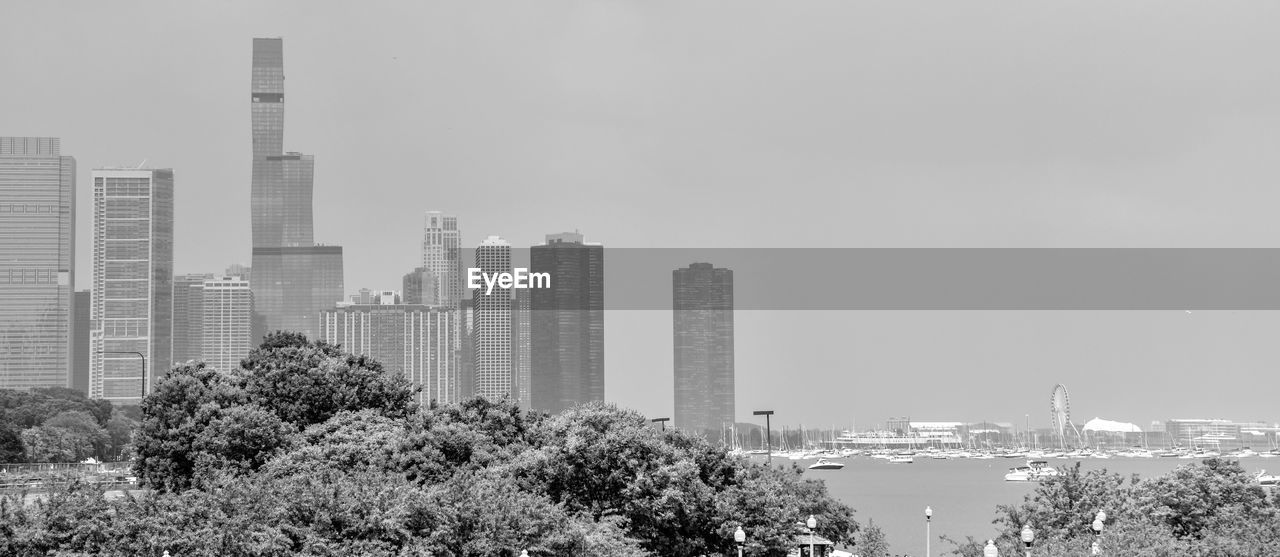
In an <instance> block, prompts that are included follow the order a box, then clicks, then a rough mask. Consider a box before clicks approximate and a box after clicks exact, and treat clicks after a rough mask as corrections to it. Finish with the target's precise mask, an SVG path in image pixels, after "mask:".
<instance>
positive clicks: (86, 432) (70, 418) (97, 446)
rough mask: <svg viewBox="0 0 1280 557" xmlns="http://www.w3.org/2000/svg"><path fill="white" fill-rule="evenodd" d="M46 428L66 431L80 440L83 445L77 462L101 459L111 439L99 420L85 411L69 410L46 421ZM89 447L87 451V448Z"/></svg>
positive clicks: (78, 453)
mask: <svg viewBox="0 0 1280 557" xmlns="http://www.w3.org/2000/svg"><path fill="white" fill-rule="evenodd" d="M43 425H44V426H45V427H54V428H60V429H63V430H66V432H67V434H68V435H70V436H71V437H72V438H76V439H80V440H81V444H82V445H83V446H82V448H81V450H78V451H76V458H77V461H79V460H84V459H86V458H88V457H90V456H96V457H98V458H99V459H101V458H102V457H103V455H104V453H105V451H106V447H107V442H108V440H109V437H108V436H107V431H106V429H104V428H103V427H102V426H101V425H99V424H98V420H97V418H95V417H94V416H93V415H91V414H89V413H88V412H85V411H83V410H69V411H66V412H62V413H59V414H58V415H56V416H54V417H52V418H49V419H47V420H45V422H44V424H43ZM85 447H87V450H86V448H85Z"/></svg>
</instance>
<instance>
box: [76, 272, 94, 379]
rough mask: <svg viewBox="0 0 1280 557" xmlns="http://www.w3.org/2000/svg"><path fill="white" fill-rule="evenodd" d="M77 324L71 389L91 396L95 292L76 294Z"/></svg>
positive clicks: (78, 292) (87, 291) (83, 291)
mask: <svg viewBox="0 0 1280 557" xmlns="http://www.w3.org/2000/svg"><path fill="white" fill-rule="evenodd" d="M75 300H76V301H75V318H74V319H75V323H74V324H73V325H72V329H73V330H74V331H75V333H74V334H72V335H71V388H72V389H75V390H77V391H80V392H82V393H84V394H85V395H86V396H87V395H88V394H89V335H90V332H91V331H92V330H93V327H92V325H91V324H92V323H93V321H91V320H90V319H89V316H90V311H91V310H90V309H89V308H90V307H92V301H93V292H92V291H90V290H77V291H76V294H75Z"/></svg>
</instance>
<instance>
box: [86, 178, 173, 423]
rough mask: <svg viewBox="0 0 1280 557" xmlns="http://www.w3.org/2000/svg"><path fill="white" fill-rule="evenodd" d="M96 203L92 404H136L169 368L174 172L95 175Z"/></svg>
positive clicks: (91, 346) (91, 367) (90, 381)
mask: <svg viewBox="0 0 1280 557" xmlns="http://www.w3.org/2000/svg"><path fill="white" fill-rule="evenodd" d="M93 201H94V213H93V299H92V304H91V308H90V315H91V319H92V322H93V323H92V325H91V326H92V327H93V331H92V332H91V333H90V347H89V360H90V370H89V396H90V397H92V398H103V399H107V400H110V401H113V402H124V403H135V402H137V401H138V400H139V399H140V397H141V396H142V394H143V393H144V392H150V391H151V388H152V385H153V382H154V378H155V377H156V376H158V375H159V374H158V373H157V371H158V372H159V373H163V372H164V370H165V369H166V368H167V367H168V364H169V362H171V361H172V358H171V356H172V331H173V323H172V317H173V313H172V312H173V170H170V169H158V170H144V169H124V170H119V169H101V170H94V171H93ZM140 355H141V356H144V357H145V358H143V357H140ZM144 369H145V373H144V372H143V370H144Z"/></svg>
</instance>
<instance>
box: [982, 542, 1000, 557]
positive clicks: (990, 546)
mask: <svg viewBox="0 0 1280 557" xmlns="http://www.w3.org/2000/svg"><path fill="white" fill-rule="evenodd" d="M982 557H1000V550H999V549H997V548H996V542H995V540H987V546H986V547H984V548H982Z"/></svg>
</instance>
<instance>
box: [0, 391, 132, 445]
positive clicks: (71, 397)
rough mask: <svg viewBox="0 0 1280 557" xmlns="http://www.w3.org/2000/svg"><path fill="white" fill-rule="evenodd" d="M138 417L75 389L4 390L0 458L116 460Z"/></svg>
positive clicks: (0, 412)
mask: <svg viewBox="0 0 1280 557" xmlns="http://www.w3.org/2000/svg"><path fill="white" fill-rule="evenodd" d="M135 425H136V421H134V420H132V419H131V418H129V417H128V416H127V415H126V414H125V413H124V412H122V410H121V409H119V408H115V407H113V406H112V404H111V402H110V401H106V400H91V399H89V398H88V397H86V396H85V395H84V393H81V392H80V391H76V390H73V389H65V388H45V389H33V390H30V391H15V390H9V389H0V463H20V462H42V463H43V462H54V463H62V462H79V461H82V460H84V459H86V458H90V457H92V458H96V459H98V460H116V459H118V458H119V456H120V455H121V454H122V453H124V452H125V450H126V447H127V445H128V444H129V436H130V433H131V431H132V429H133V427H134V426H135Z"/></svg>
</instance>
